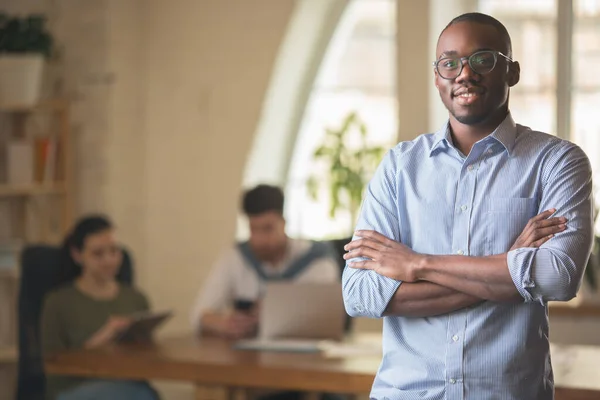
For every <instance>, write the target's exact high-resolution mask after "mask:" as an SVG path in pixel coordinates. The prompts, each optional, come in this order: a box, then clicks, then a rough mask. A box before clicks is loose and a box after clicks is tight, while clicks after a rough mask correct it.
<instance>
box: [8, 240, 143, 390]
mask: <svg viewBox="0 0 600 400" xmlns="http://www.w3.org/2000/svg"><path fill="white" fill-rule="evenodd" d="M66 265H68V264H67V263H65V262H64V261H63V256H62V254H61V249H60V248H59V247H55V246H47V245H35V246H28V247H26V248H25V249H24V250H23V252H22V253H21V263H20V272H21V278H20V284H19V294H18V305H17V318H18V339H19V358H18V368H17V371H18V372H17V373H18V377H17V393H16V399H17V400H43V399H44V389H45V381H46V380H45V375H44V363H43V354H42V349H41V337H40V319H41V313H42V309H43V303H44V297H45V296H46V294H47V293H48V292H50V291H52V290H53V289H56V288H58V287H60V286H62V285H64V284H66V283H68V282H70V281H72V280H74V279H75V278H76V277H77V275H78V274H79V270H78V269H74V268H73V269H71V268H68V267H66ZM117 280H118V281H119V282H122V283H125V284H129V285H131V284H132V283H133V262H132V260H131V257H130V256H129V253H128V252H127V251H126V250H123V263H122V264H121V268H120V269H119V273H118V275H117Z"/></svg>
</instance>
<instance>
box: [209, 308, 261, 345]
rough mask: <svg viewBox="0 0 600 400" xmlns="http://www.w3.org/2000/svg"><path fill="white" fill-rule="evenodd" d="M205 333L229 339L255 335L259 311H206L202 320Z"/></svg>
mask: <svg viewBox="0 0 600 400" xmlns="http://www.w3.org/2000/svg"><path fill="white" fill-rule="evenodd" d="M201 326H202V330H203V332H204V333H207V334H212V335H217V336H221V337H224V338H227V339H235V340H237V339H242V338H248V337H251V336H254V335H255V334H256V329H257V327H258V313H254V312H253V313H248V312H239V311H233V312H231V313H228V314H220V313H206V314H205V315H204V316H203V317H202V322H201Z"/></svg>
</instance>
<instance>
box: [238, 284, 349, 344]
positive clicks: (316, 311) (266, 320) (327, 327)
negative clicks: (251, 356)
mask: <svg viewBox="0 0 600 400" xmlns="http://www.w3.org/2000/svg"><path fill="white" fill-rule="evenodd" d="M345 320H346V312H345V310H344V303H343V300H342V286H341V284H340V283H333V284H330V283H291V282H273V283H269V284H267V287H266V291H265V295H264V297H263V299H262V304H261V310H260V320H259V333H258V338H257V339H250V340H241V341H239V342H237V343H236V345H235V347H236V348H238V349H247V350H275V351H277V350H278V351H318V350H319V344H320V343H321V341H323V340H341V339H342V338H343V336H344V323H345Z"/></svg>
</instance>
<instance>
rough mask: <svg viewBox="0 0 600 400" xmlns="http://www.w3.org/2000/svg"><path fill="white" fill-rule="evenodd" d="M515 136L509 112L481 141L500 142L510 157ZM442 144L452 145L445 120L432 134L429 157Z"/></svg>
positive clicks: (448, 123)
mask: <svg viewBox="0 0 600 400" xmlns="http://www.w3.org/2000/svg"><path fill="white" fill-rule="evenodd" d="M516 137H517V124H516V123H515V120H514V119H513V118H512V115H511V114H510V112H509V113H508V114H507V115H506V118H504V121H502V122H501V123H500V125H498V127H496V129H494V131H493V132H492V133H491V134H490V135H489V136H487V137H485V138H483V139H481V141H484V140H485V141H488V140H490V138H491V139H494V140H496V141H497V142H499V143H500V144H502V145H503V146H504V148H505V149H506V152H507V153H508V156H509V157H510V153H511V151H512V149H513V146H514V144H515V140H516ZM442 144H446V145H448V146H452V147H453V146H454V144H453V143H452V135H451V134H450V121H446V123H445V124H444V126H442V128H440V129H439V130H438V131H437V132H435V134H434V140H433V143H432V146H431V150H430V151H429V156H430V157H431V156H432V155H433V153H434V151H435V150H436V149H438V148H439V147H440V146H441V145H442Z"/></svg>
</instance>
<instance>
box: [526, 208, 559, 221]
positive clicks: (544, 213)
mask: <svg viewBox="0 0 600 400" xmlns="http://www.w3.org/2000/svg"><path fill="white" fill-rule="evenodd" d="M555 212H556V208H551V209H549V210H546V211H542V212H541V213H539V214H538V215H536V216H535V217H533V218H531V219H530V220H529V221H541V220H543V219H547V218H548V217H549V216H551V215H552V214H554V213H555Z"/></svg>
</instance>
